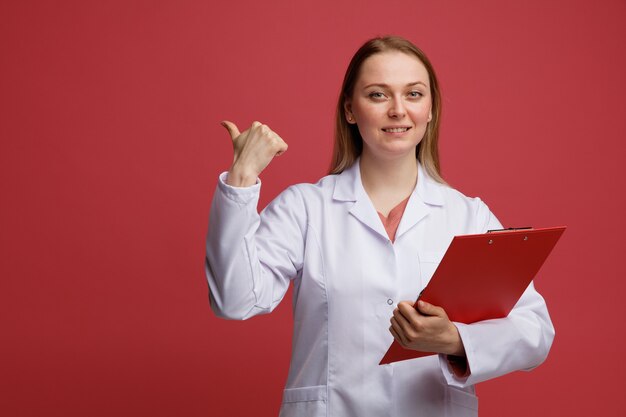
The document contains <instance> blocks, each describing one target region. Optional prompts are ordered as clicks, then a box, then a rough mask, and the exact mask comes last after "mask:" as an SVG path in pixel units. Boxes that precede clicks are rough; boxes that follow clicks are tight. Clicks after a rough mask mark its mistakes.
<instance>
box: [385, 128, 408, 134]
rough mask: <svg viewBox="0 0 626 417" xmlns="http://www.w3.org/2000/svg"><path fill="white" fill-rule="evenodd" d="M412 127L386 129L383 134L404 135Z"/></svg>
mask: <svg viewBox="0 0 626 417" xmlns="http://www.w3.org/2000/svg"><path fill="white" fill-rule="evenodd" d="M409 129H410V127H388V128H384V129H383V132H387V133H404V132H406V131H407V130H409Z"/></svg>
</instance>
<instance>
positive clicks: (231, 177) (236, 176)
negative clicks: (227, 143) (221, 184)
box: [225, 167, 258, 187]
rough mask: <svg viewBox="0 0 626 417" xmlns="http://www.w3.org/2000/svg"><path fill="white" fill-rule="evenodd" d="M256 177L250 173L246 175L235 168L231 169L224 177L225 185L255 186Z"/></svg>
mask: <svg viewBox="0 0 626 417" xmlns="http://www.w3.org/2000/svg"><path fill="white" fill-rule="evenodd" d="M257 177H258V176H257V175H256V174H252V173H246V172H244V171H242V170H238V169H236V168H235V167H231V169H230V170H229V171H228V174H227V176H226V181H225V182H226V184H228V185H230V186H232V187H250V186H252V185H254V184H256V180H257Z"/></svg>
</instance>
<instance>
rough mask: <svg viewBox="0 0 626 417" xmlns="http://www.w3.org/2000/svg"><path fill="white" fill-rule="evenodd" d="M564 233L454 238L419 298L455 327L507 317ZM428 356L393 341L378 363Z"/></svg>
mask: <svg viewBox="0 0 626 417" xmlns="http://www.w3.org/2000/svg"><path fill="white" fill-rule="evenodd" d="M564 231H565V227H552V228H545V229H528V228H523V229H505V230H502V231H492V232H491V233H485V234H479V235H464V236H455V237H454V239H453V240H452V243H450V246H449V247H448V250H447V251H446V254H445V255H444V257H443V259H442V260H441V263H440V264H439V267H438V268H437V270H436V271H435V273H434V274H433V277H432V278H431V280H430V282H429V283H428V285H427V286H426V287H425V288H424V290H422V292H421V293H420V295H419V297H418V300H424V301H426V302H428V303H430V304H433V305H436V306H440V307H443V309H444V310H445V311H446V313H447V314H448V318H449V319H450V320H451V321H456V322H460V323H474V322H477V321H481V320H488V319H495V318H502V317H506V316H507V315H508V314H509V312H510V311H511V310H512V309H513V307H514V306H515V304H516V303H517V301H518V300H519V298H520V297H521V296H522V294H523V293H524V291H525V290H526V288H527V287H528V285H529V284H530V283H531V281H532V280H533V278H534V277H535V275H536V274H537V272H538V271H539V269H540V268H541V266H542V265H543V263H544V262H545V260H546V259H547V258H548V255H549V254H550V252H551V251H552V249H553V248H554V246H555V245H556V242H557V241H558V240H559V238H560V237H561V235H562V234H563V232H564ZM416 306H417V301H416ZM432 354H433V353H429V352H419V351H415V350H409V349H404V348H403V347H402V346H400V344H399V343H398V342H396V341H394V342H393V343H392V345H391V346H390V347H389V350H388V351H387V353H386V354H385V356H384V357H383V358H382V360H381V361H380V364H381V365H382V364H387V363H391V362H397V361H401V360H405V359H413V358H418V357H422V356H428V355H432Z"/></svg>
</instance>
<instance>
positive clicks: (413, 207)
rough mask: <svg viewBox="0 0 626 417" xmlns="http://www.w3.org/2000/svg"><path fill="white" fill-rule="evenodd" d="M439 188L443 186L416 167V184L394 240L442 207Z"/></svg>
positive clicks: (442, 201) (442, 199) (441, 196)
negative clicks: (435, 209)
mask: <svg viewBox="0 0 626 417" xmlns="http://www.w3.org/2000/svg"><path fill="white" fill-rule="evenodd" d="M441 187H444V185H442V184H439V183H438V182H436V181H435V180H433V179H432V178H430V177H429V176H428V174H426V171H425V170H424V169H423V167H422V165H421V164H418V165H417V184H416V185H415V189H414V190H413V193H412V194H411V197H410V198H409V202H408V203H407V206H406V208H405V210H404V214H403V215H402V220H400V224H399V225H398V230H397V232H396V239H398V238H399V237H400V236H402V235H403V234H404V233H406V232H407V231H409V230H410V229H411V228H412V227H413V226H415V225H416V224H418V223H419V222H420V221H421V220H422V219H423V218H425V217H426V216H428V214H429V213H430V212H431V210H433V207H436V206H442V205H443V203H444V198H443V194H442V190H441Z"/></svg>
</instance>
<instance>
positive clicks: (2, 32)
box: [0, 0, 626, 417]
mask: <svg viewBox="0 0 626 417" xmlns="http://www.w3.org/2000/svg"><path fill="white" fill-rule="evenodd" d="M212 3H217V2H208V1H191V0H190V1H176V2H174V1H170V2H167V1H147V0H145V1H106V2H95V1H77V0H74V1H63V2H54V1H40V2H35V1H3V2H2V3H0V47H1V50H0V63H1V77H0V86H1V95H0V106H1V107H0V135H1V149H0V150H1V152H0V170H1V173H2V175H1V182H0V187H1V188H0V195H1V199H2V200H1V204H0V210H1V212H0V222H1V224H0V230H1V232H0V250H1V255H0V257H1V258H0V259H1V262H0V277H1V281H0V297H1V303H0V320H1V321H2V326H1V338H2V341H1V343H0V364H1V365H0V375H1V377H0V414H1V415H3V416H42V415H46V416H66V417H67V416H83V415H90V416H111V415H117V416H135V415H150V416H155V417H156V416H172V415H180V416H221V415H230V416H241V415H260V416H266V415H275V414H276V412H277V410H278V407H279V403H280V397H281V390H282V385H283V383H284V379H285V377H286V373H287V365H288V359H289V352H290V334H291V313H290V305H289V304H290V302H289V300H286V302H284V303H283V304H282V305H281V306H280V307H279V308H278V309H277V311H276V312H275V313H274V314H272V315H270V316H264V317H260V318H256V319H254V320H251V321H248V322H242V323H240V322H227V321H222V320H219V319H217V318H215V317H214V316H213V315H212V313H211V312H210V310H209V307H208V301H207V293H208V290H207V285H206V281H205V279H204V275H203V244H204V234H205V230H206V226H207V214H208V209H209V203H210V199H211V196H212V193H213V190H214V187H215V184H216V178H217V175H218V173H219V172H220V171H222V170H224V169H226V168H227V167H228V165H229V162H230V160H231V146H230V143H229V139H228V136H227V135H226V132H225V131H224V130H223V128H222V127H220V126H219V124H218V122H219V121H220V120H222V119H224V118H230V119H231V120H233V121H235V122H236V123H238V124H240V126H241V127H242V128H245V127H247V126H248V125H249V124H250V123H251V122H252V121H253V120H255V119H258V120H261V121H263V122H265V123H268V124H269V125H270V126H271V127H272V128H274V129H275V130H276V131H277V132H279V134H281V136H282V137H283V138H285V140H286V141H287V142H288V143H289V145H290V148H289V151H288V152H287V153H286V154H285V155H284V156H282V157H281V158H279V159H278V160H276V161H275V163H273V164H272V165H271V167H270V168H269V169H268V170H267V171H266V172H265V173H264V175H263V180H264V189H263V197H262V203H263V204H265V203H267V202H268V201H269V200H270V199H271V198H272V197H273V196H275V195H276V194H277V193H278V192H279V191H280V190H282V189H283V188H285V187H286V186H287V185H289V184H292V183H295V182H302V181H309V182H310V181H316V180H317V179H318V178H319V177H321V176H322V175H323V174H324V173H325V170H326V169H327V167H328V163H329V159H330V152H331V146H332V116H333V111H334V104H335V100H336V94H337V92H338V89H339V86H340V82H341V79H342V76H343V72H344V70H345V67H346V65H347V63H348V60H349V58H350V56H351V55H352V53H353V52H354V51H355V50H356V48H357V47H358V46H359V45H360V44H361V43H362V42H363V41H364V40H366V39H368V38H370V37H372V36H374V35H379V34H387V33H392V34H399V35H402V36H405V37H408V38H410V39H411V40H413V41H414V42H415V43H417V44H418V45H419V46H420V47H422V48H423V49H424V50H425V51H426V52H427V53H428V54H429V56H430V58H431V59H432V61H433V63H434V65H435V67H436V68H437V70H438V74H439V77H440V80H441V83H442V87H443V97H444V117H443V128H442V140H441V150H442V158H443V170H444V175H445V177H446V178H447V179H448V180H449V182H450V183H451V184H452V185H454V186H455V187H456V188H459V189H460V190H462V191H463V192H464V193H466V194H468V195H472V196H473V195H479V196H481V197H482V198H483V199H484V200H485V201H486V202H487V203H488V204H489V205H490V207H491V208H492V210H493V211H494V212H495V213H496V214H497V215H498V216H499V217H500V220H501V221H502V222H503V223H504V224H505V225H508V226H515V225H518V226H519V225H534V226H552V225H561V224H565V225H568V226H569V230H568V231H567V232H566V233H565V235H564V237H563V239H562V241H561V242H560V243H559V245H558V246H557V248H556V249H555V251H554V252H553V256H552V257H551V258H550V259H549V260H548V262H547V263H546V265H545V266H544V268H543V269H542V271H541V274H540V277H539V278H538V279H537V282H536V284H537V287H538V289H539V290H540V291H541V292H542V293H543V294H544V296H545V297H546V298H547V301H548V306H549V308H550V312H551V314H552V317H553V320H554V323H555V325H556V329H557V336H556V340H555V343H554V346H553V349H552V352H551V354H550V356H549V358H548V360H547V361H546V363H545V364H543V365H542V366H541V367H539V368H538V369H536V370H534V371H533V372H531V373H522V372H517V373H514V374H511V375H508V376H505V377H503V378H500V379H498V380H495V381H490V382H487V383H483V384H481V385H480V386H479V387H478V390H479V394H480V397H481V416H484V417H487V416H502V415H506V416H527V415H530V414H531V413H532V414H533V415H545V416H554V415H567V416H586V415H602V416H621V415H626V396H624V394H623V392H624V388H626V386H625V385H626V384H625V383H624V375H625V374H626V365H625V361H624V360H623V356H624V345H625V342H626V340H625V335H624V333H625V332H624V324H623V321H624V318H625V317H626V314H625V313H626V311H625V310H626V307H625V303H624V302H623V297H624V291H625V290H626V284H625V281H624V280H625V278H626V274H625V272H626V271H625V268H624V255H623V251H624V244H623V243H622V241H621V239H622V238H623V235H624V233H623V232H624V230H625V229H626V224H625V221H624V218H625V216H624V212H625V209H626V207H625V204H624V190H625V189H626V181H625V175H624V156H625V152H624V147H623V145H622V142H623V141H624V139H626V105H625V103H626V100H625V97H626V82H625V81H624V74H626V54H625V52H624V45H625V41H626V25H625V24H624V22H625V20H626V2H624V1H623V0H607V1H601V2H598V1H594V2H591V1H584V2H582V1H572V0H567V1H566V0H559V1H539V0H537V1H526V2H521V1H510V2H502V1H495V0H493V1H479V2H465V1H396V0H393V1H388V2H384V3H381V2H380V1H376V2H374V1H358V2H356V1H331V0H320V1H317V2H298V1H287V0H282V1H274V2H271V3H268V2H261V1H248V0H246V1H237V2H234V1H231V2H219V5H214V4H212Z"/></svg>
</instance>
